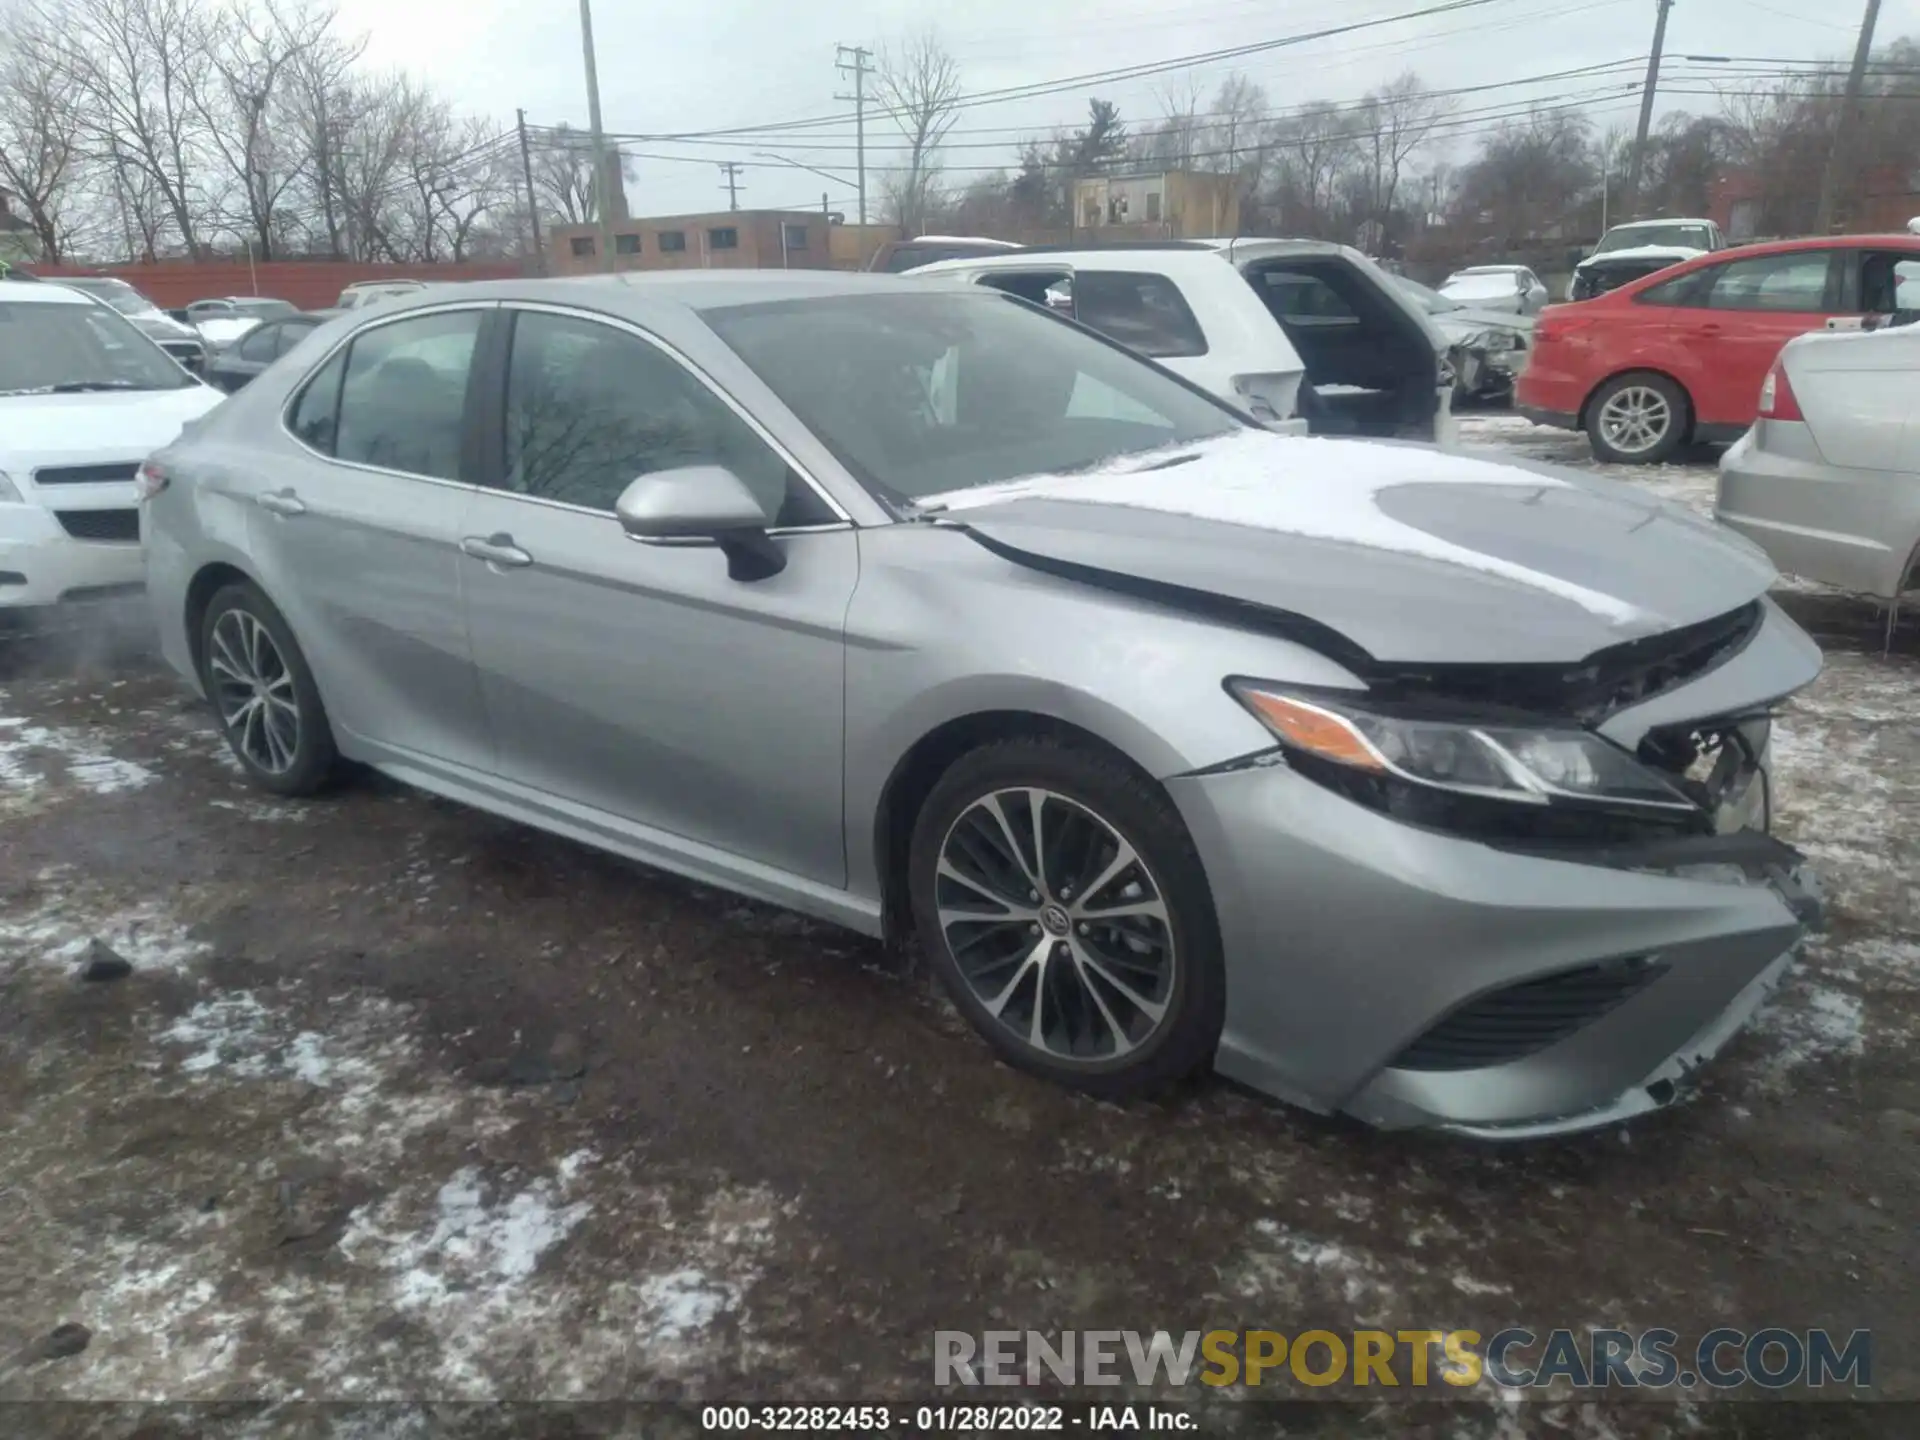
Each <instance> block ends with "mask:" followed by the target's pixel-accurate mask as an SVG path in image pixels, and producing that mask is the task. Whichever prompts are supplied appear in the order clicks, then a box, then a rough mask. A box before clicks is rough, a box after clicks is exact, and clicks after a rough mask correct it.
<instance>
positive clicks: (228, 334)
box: [199, 315, 260, 346]
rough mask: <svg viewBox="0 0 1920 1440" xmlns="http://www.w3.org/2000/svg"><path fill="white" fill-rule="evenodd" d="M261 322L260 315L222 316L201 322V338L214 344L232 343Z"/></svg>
mask: <svg viewBox="0 0 1920 1440" xmlns="http://www.w3.org/2000/svg"><path fill="white" fill-rule="evenodd" d="M259 323H260V317H259V316H258V315H233V316H221V317H219V318H217V319H213V320H202V321H201V322H200V326H199V329H200V338H201V339H202V340H205V341H206V342H207V344H209V345H213V346H220V345H231V344H232V343H233V342H234V341H235V340H238V339H239V338H240V337H241V336H242V335H244V334H246V333H247V332H248V331H249V330H251V329H253V327H254V326H256V325H258V324H259Z"/></svg>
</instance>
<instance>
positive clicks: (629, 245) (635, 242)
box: [613, 235, 640, 255]
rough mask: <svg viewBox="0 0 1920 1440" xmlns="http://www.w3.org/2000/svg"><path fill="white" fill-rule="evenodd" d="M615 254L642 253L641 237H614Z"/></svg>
mask: <svg viewBox="0 0 1920 1440" xmlns="http://www.w3.org/2000/svg"><path fill="white" fill-rule="evenodd" d="M613 253H614V254H616V255H638V254H639V253H640V237H639V236H638V235H616V236H614V237H613Z"/></svg>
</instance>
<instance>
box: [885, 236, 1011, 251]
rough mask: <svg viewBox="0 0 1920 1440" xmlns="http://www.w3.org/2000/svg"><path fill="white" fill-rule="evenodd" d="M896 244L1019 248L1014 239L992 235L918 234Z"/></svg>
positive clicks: (1002, 248) (897, 241)
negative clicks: (995, 237)
mask: <svg viewBox="0 0 1920 1440" xmlns="http://www.w3.org/2000/svg"><path fill="white" fill-rule="evenodd" d="M893 243H894V244H895V245H991V246H993V247H994V248H995V249H996V250H1018V249H1019V248H1020V244H1019V242H1018V241H1014V240H996V239H994V238H993V237H992V236H990V235H916V236H914V237H913V239H911V240H896V241H894V242H893Z"/></svg>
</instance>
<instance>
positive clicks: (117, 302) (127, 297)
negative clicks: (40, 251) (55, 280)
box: [60, 280, 160, 315]
mask: <svg viewBox="0 0 1920 1440" xmlns="http://www.w3.org/2000/svg"><path fill="white" fill-rule="evenodd" d="M60 283H61V284H63V285H65V286H66V287H67V288H68V289H69V290H79V291H81V292H82V293H84V294H87V295H91V296H93V298H94V299H96V300H104V301H106V302H107V304H109V305H111V306H112V307H113V308H114V309H116V310H118V311H119V312H120V313H121V314H122V315H152V314H155V313H157V312H158V310H159V308H160V307H159V306H157V305H155V304H154V303H153V302H152V301H151V300H149V299H147V297H146V296H144V295H142V294H141V293H140V292H139V291H138V290H136V289H134V288H133V286H131V285H129V284H127V282H126V281H124V280H63V281H61V282H60Z"/></svg>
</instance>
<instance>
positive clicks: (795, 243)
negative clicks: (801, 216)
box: [785, 225, 807, 250]
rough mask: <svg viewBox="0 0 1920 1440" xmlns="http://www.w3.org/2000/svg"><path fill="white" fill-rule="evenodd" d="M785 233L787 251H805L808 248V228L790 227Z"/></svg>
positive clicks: (787, 227)
mask: <svg viewBox="0 0 1920 1440" xmlns="http://www.w3.org/2000/svg"><path fill="white" fill-rule="evenodd" d="M785 231H786V242H785V243H786V247H787V249H789V250H804V249H806V248H807V227H806V226H804V225H788V226H786V227H785Z"/></svg>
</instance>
